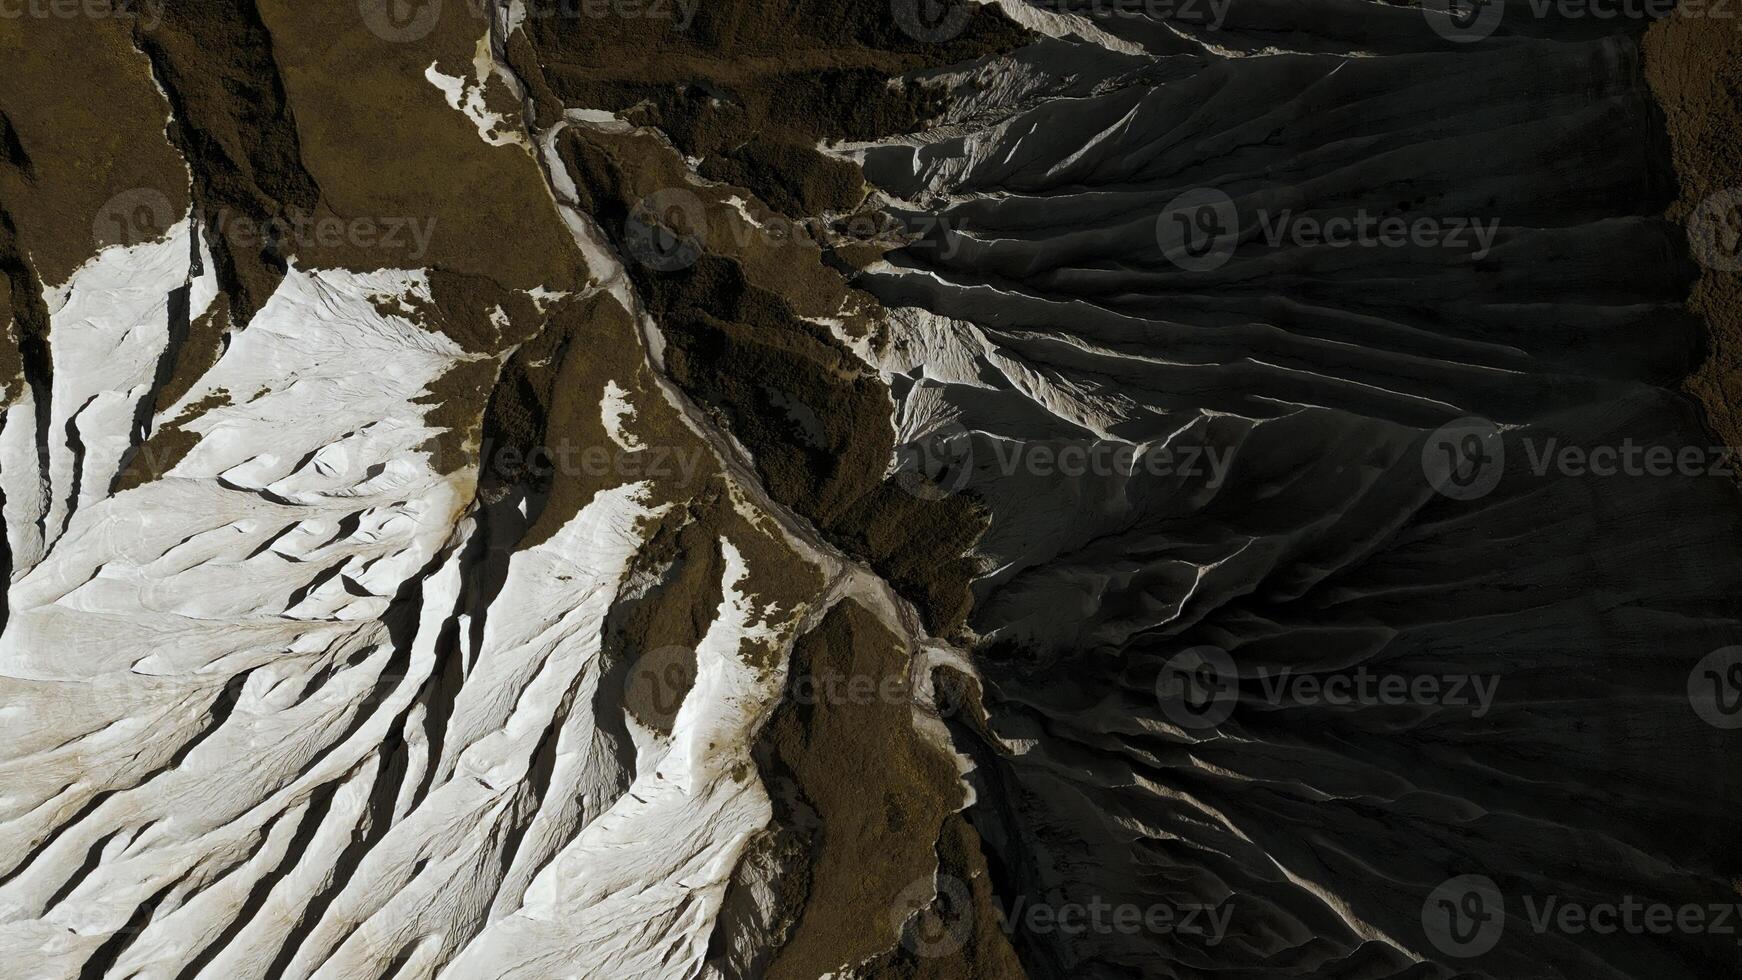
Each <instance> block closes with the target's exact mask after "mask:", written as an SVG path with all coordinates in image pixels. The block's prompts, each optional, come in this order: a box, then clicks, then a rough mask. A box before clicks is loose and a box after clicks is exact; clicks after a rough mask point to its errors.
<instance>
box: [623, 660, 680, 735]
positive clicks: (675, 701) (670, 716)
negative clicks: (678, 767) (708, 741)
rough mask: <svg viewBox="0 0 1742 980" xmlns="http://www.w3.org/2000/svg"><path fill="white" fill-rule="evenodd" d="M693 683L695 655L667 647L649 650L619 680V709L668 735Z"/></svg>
mask: <svg viewBox="0 0 1742 980" xmlns="http://www.w3.org/2000/svg"><path fill="white" fill-rule="evenodd" d="M695 684H696V652H695V651H694V650H691V649H690V648H689V647H681V646H669V647H660V648H658V649H656V650H650V651H648V652H647V653H644V654H642V655H641V657H640V658H639V659H637V660H636V661H635V663H634V664H632V665H631V666H630V667H629V676H628V677H626V678H624V679H623V706H624V707H626V708H628V709H629V713H630V714H632V715H634V716H635V717H636V718H637V719H639V720H640V721H641V723H642V724H644V725H646V726H647V727H649V728H652V729H655V730H656V731H661V732H670V731H671V727H672V723H673V722H675V721H677V713H678V709H679V708H682V707H683V702H684V697H685V696H686V695H688V694H689V693H690V688H692V687H694V686H695Z"/></svg>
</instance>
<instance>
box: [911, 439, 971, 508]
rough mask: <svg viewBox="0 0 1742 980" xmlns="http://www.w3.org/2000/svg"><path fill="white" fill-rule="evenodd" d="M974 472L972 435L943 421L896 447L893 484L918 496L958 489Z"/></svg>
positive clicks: (943, 494)
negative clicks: (941, 423)
mask: <svg viewBox="0 0 1742 980" xmlns="http://www.w3.org/2000/svg"><path fill="white" fill-rule="evenodd" d="M973 475H974V438H973V434H972V433H971V432H969V431H968V429H967V427H965V426H963V425H962V424H961V423H960V422H946V423H944V424H943V425H940V426H938V427H937V428H935V429H933V430H932V431H930V432H928V433H926V434H925V435H923V436H921V437H920V438H918V439H915V440H913V441H912V442H909V443H907V444H906V445H904V446H902V447H901V448H899V449H897V450H896V451H895V484H896V486H899V487H900V488H901V489H902V490H904V491H906V492H907V493H908V494H910V495H912V496H914V497H918V498H919V499H921V500H942V499H943V498H945V497H948V496H951V495H954V494H958V493H961V492H962V490H963V489H965V488H966V487H967V486H968V481H969V479H971V478H972V477H973Z"/></svg>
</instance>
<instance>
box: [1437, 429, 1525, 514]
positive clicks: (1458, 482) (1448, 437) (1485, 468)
mask: <svg viewBox="0 0 1742 980" xmlns="http://www.w3.org/2000/svg"><path fill="white" fill-rule="evenodd" d="M1421 469H1422V472H1423V473H1424V474H1426V475H1427V482H1428V483H1429V485H1431V486H1432V487H1433V488H1434V489H1435V490H1436V491H1438V492H1439V493H1441V494H1444V495H1445V496H1447V497H1450V498H1452V499H1453V500H1475V499H1477V498H1479V497H1486V496H1487V495H1488V494H1489V493H1491V492H1493V490H1494V488H1495V487H1496V486H1497V485H1499V483H1500V474H1501V473H1502V472H1504V471H1505V469H1506V445H1505V443H1503V442H1502V441H1501V439H1500V429H1499V428H1498V427H1496V426H1495V425H1494V423H1492V422H1490V421H1488V420H1487V419H1480V418H1474V417H1471V418H1461V419H1458V420H1457V421H1455V422H1449V423H1447V424H1445V425H1442V426H1440V427H1439V428H1438V429H1435V430H1434V431H1433V432H1432V433H1430V434H1429V435H1428V437H1427V442H1426V443H1424V444H1423V445H1422V447H1421Z"/></svg>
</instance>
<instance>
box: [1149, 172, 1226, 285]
mask: <svg viewBox="0 0 1742 980" xmlns="http://www.w3.org/2000/svg"><path fill="white" fill-rule="evenodd" d="M1155 240H1156V242H1157V244H1159V245H1160V246H1161V254H1163V255H1165V256H1167V260H1168V261H1169V262H1172V263H1173V264H1174V265H1177V266H1179V267H1180V268H1181V269H1184V270H1186V271H1187V272H1211V271H1214V270H1216V269H1220V268H1221V267H1222V266H1224V265H1226V264H1227V263H1228V260H1229V259H1231V258H1233V257H1234V248H1235V247H1236V246H1237V245H1239V244H1240V212H1239V211H1238V209H1236V208H1235V207H1234V199H1233V198H1231V197H1229V196H1228V195H1226V194H1224V193H1222V192H1221V191H1219V190H1216V189H1215V188H1213V187H1200V188H1198V189H1196V190H1190V191H1186V192H1185V193H1184V194H1181V195H1180V196H1178V197H1176V198H1174V199H1173V200H1171V201H1169V202H1167V207H1166V208H1164V209H1163V210H1162V212H1161V216H1160V217H1158V218H1156V219H1155Z"/></svg>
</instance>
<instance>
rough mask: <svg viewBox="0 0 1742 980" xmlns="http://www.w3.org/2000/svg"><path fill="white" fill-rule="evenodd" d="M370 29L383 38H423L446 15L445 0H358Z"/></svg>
mask: <svg viewBox="0 0 1742 980" xmlns="http://www.w3.org/2000/svg"><path fill="white" fill-rule="evenodd" d="M357 10H358V12H359V13H361V14H362V15H363V24H364V25H365V26H367V27H368V28H369V33H371V34H373V35H375V36H376V37H378V38H380V39H381V40H383V41H390V42H392V43H394V44H405V43H409V42H411V41H421V40H423V39H424V38H426V37H429V34H430V32H431V31H433V30H435V28H436V22H437V21H439V20H441V19H442V0H357Z"/></svg>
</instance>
